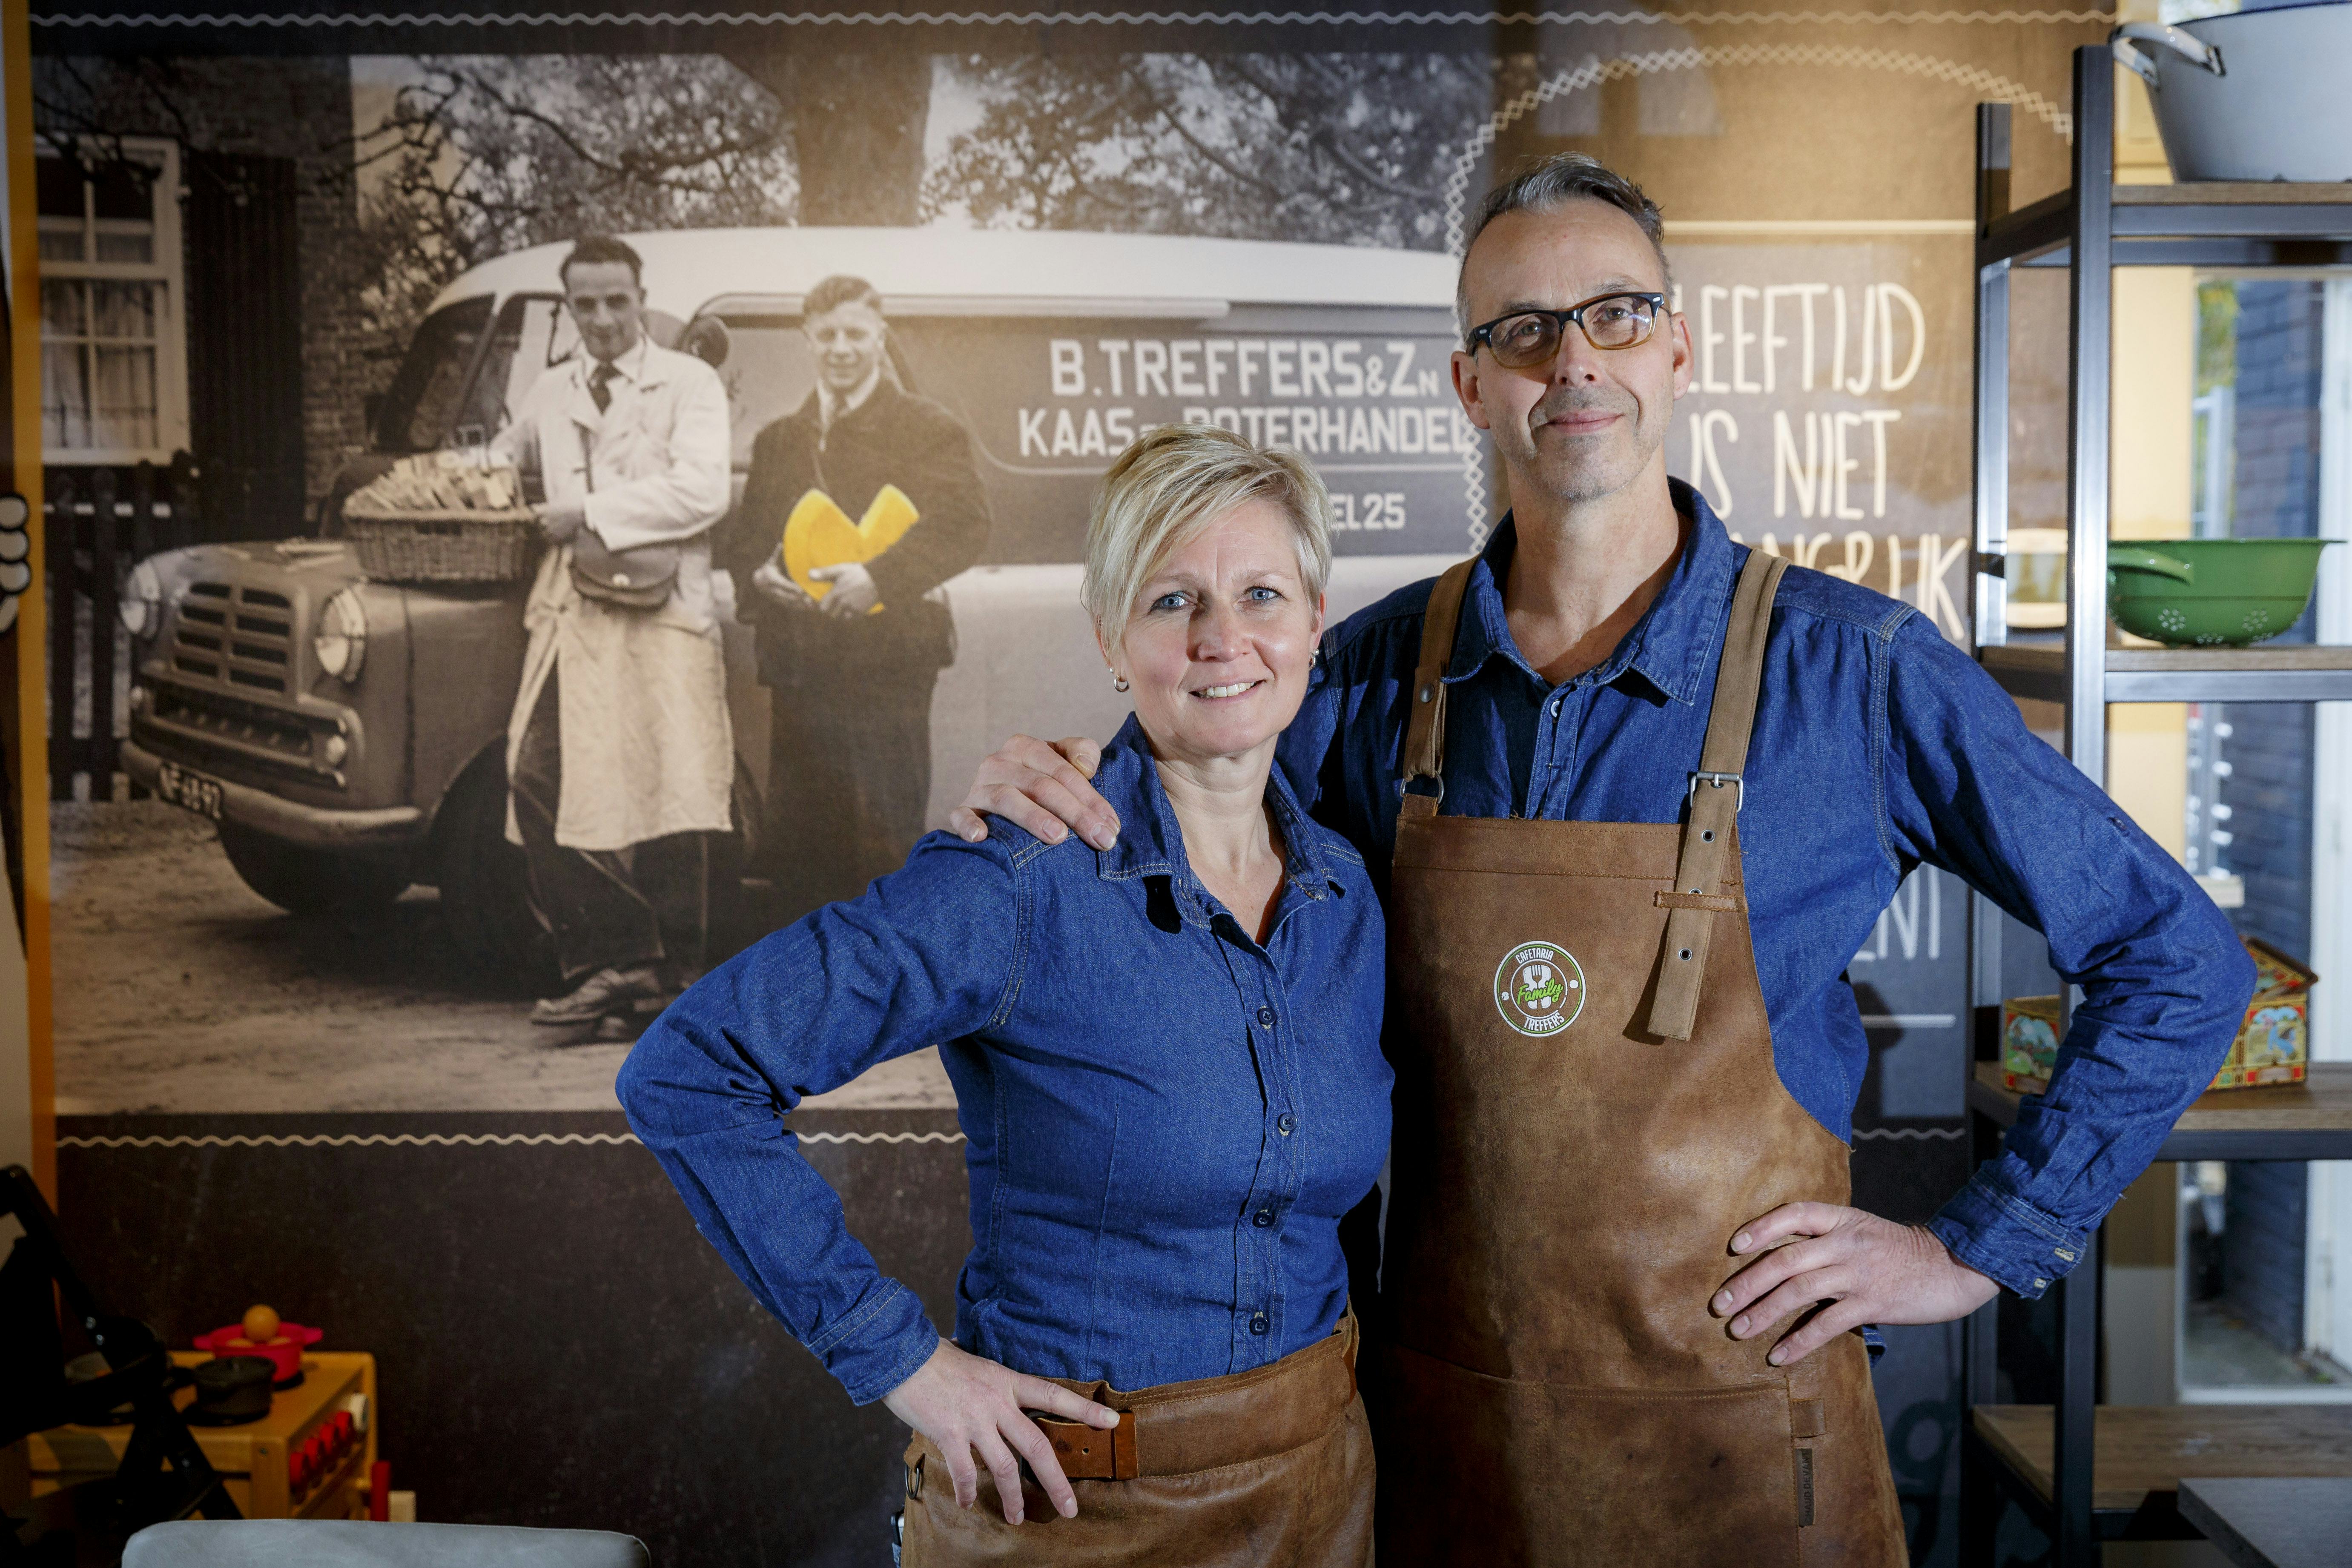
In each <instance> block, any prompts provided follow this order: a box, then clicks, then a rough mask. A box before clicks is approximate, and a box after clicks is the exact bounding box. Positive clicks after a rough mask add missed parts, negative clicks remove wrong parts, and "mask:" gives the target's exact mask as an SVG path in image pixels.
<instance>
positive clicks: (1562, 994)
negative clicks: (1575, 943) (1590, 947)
mask: <svg viewBox="0 0 2352 1568" xmlns="http://www.w3.org/2000/svg"><path fill="white" fill-rule="evenodd" d="M1495 1010H1496V1012H1498V1013H1500V1014H1502V1016H1503V1022H1505V1023H1506V1024H1508V1025H1509V1026H1511V1027H1512V1028H1514V1029H1517V1031H1518V1032H1519V1033H1521V1034H1522V1035H1534V1036H1536V1037H1538V1038H1540V1037H1543V1036H1546V1035H1557V1034H1559V1032H1560V1031H1561V1030H1562V1029H1565V1028H1567V1027H1568V1026H1570V1024H1573V1023H1575V1022H1576V1017H1577V1015H1578V1014H1580V1013H1581V1012H1583V1011H1584V971H1583V970H1582V969H1581V968H1580V967H1579V966H1578V964H1577V962H1576V955H1575V954H1573V953H1571V952H1569V951H1568V949H1566V948H1564V947H1559V946H1556V945H1555V944H1553V943H1551V942H1521V943H1519V945H1518V946H1517V947H1515V948H1513V949H1511V951H1510V952H1507V953H1505V954H1504V955H1503V962H1502V963H1500V964H1498V965H1496V969H1495Z"/></svg>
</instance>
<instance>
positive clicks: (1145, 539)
mask: <svg viewBox="0 0 2352 1568" xmlns="http://www.w3.org/2000/svg"><path fill="white" fill-rule="evenodd" d="M1261 499H1263V500H1270V501H1272V502H1274V503H1275V505H1276V506H1278V507H1280V508H1281V509H1282V512H1283V515H1284V516H1286V517H1287V518H1288V519H1290V523H1291V528H1292V530H1293V531H1294V533H1295V534H1296V542H1297V546H1298V575H1299V579H1300V581H1301V582H1302V584H1304V585H1305V587H1306V590H1307V599H1308V601H1309V602H1310V604H1312V603H1314V602H1316V601H1319V600H1320V599H1321V598H1322V596H1323V585H1324V584H1325V583H1326V582H1327V581H1328V580H1329V578H1330V575H1331V497H1330V494H1329V492H1328V491H1327V490H1325V489H1324V488H1323V480H1322V479H1321V478H1320V477H1319V476H1318V475H1317V474H1316V472H1315V470H1314V469H1313V468H1310V467H1308V466H1307V463H1306V461H1305V460H1304V459H1302V458H1299V457H1298V455H1297V454H1296V453H1294V452H1286V451H1284V450H1281V449H1280V448H1277V447H1257V446H1253V445H1251V444H1250V443H1249V442H1247V441H1245V440H1244V439H1243V438H1242V437H1239V436H1237V435H1235V434H1234V432H1232V431H1230V430H1226V429H1222V428H1220V427H1219V426H1214V425H1162V426H1160V427H1159V428H1157V429H1155V430H1152V431H1150V432H1148V433H1147V434H1145V435H1143V436H1141V437H1138V438H1137V440H1136V442H1135V444H1134V445H1133V446H1131V447H1128V449H1127V450H1126V451H1124V452H1121V453H1120V454H1119V455H1118V460H1117V461H1115V462H1113V463H1112V464H1111V466H1110V471H1109V472H1108V474H1105V475H1104V476H1103V482H1102V489H1100V490H1098V491H1097V492H1096V495H1095V506H1094V514H1093V515H1092V516H1091V517H1089V518H1088V519H1087V574H1086V577H1085V580H1084V581H1083V583H1082V584H1080V586H1079V589H1078V599H1079V602H1080V603H1081V604H1083V605H1085V606H1086V608H1087V614H1088V615H1090V616H1093V617H1094V619H1095V624H1096V625H1097V626H1099V627H1101V628H1102V632H1103V640H1104V641H1105V642H1106V643H1108V644H1109V645H1110V647H1112V648H1114V649H1116V648H1117V647H1118V646H1119V643H1120V641H1121V640H1122V638H1123V637H1124V635H1125V633H1126V631H1127V622H1128V617H1129V615H1131V614H1132V613H1133V611H1134V608H1135V601H1136V598H1137V596H1138V595H1140V594H1141V593H1142V592H1143V584H1145V583H1147V582H1149V581H1150V578H1151V574H1153V573H1155V572H1157V571H1159V570H1160V567H1161V566H1162V565H1164V564H1166V563H1167V560H1168V558H1169V557H1170V556H1171V555H1173V554H1174V553H1175V552H1177V551H1179V550H1181V549H1182V548H1183V547H1184V546H1185V545H1186V544H1187V543H1189V542H1191V541H1192V538H1193V537H1194V536H1195V535H1197V534H1198V533H1200V532H1201V531H1202V530H1203V529H1205V528H1207V527H1208V526H1209V525H1210V524H1212V523H1213V522H1215V521H1217V520H1218V519H1219V518H1222V517H1223V516H1225V515H1226V514H1227V513H1229V512H1231V511H1232V510H1234V508H1235V507H1238V506H1240V505H1242V504H1243V503H1244V502H1245V501H1252V500H1261Z"/></svg>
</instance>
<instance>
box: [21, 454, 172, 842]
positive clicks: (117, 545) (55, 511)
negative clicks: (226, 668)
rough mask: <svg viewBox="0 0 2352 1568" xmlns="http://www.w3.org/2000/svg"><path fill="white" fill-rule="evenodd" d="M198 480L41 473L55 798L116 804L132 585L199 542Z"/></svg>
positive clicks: (146, 473) (76, 470) (139, 470)
mask: <svg viewBox="0 0 2352 1568" xmlns="http://www.w3.org/2000/svg"><path fill="white" fill-rule="evenodd" d="M195 491H196V484H195V480H194V477H193V476H192V475H190V474H188V473H185V472H184V471H182V470H180V469H177V468H157V467H156V466H155V465H154V464H152V463H141V464H138V465H136V466H135V467H130V468H84V467H79V466H73V467H64V466H58V467H49V468H44V469H43V470H42V474H41V512H42V525H43V527H44V528H45V529H46V530H47V534H46V542H47V551H48V555H47V560H48V574H47V584H46V585H45V586H46V592H47V595H48V607H49V649H48V654H49V798H50V799H51V800H73V799H76V798H87V799H90V800H108V799H111V798H112V797H113V794H114V787H115V785H114V779H115V774H116V773H119V772H120V771H121V740H122V737H123V736H124V735H125V734H126V733H128V731H129V730H130V720H131V710H130V677H131V668H130V659H131V641H130V638H129V637H128V635H127V634H126V633H125V632H124V630H123V626H122V618H121V608H120V606H121V593H122V585H123V582H124V580H125V579H126V578H127V577H128V576H129V575H130V573H131V567H132V566H133V565H135V564H136V563H139V562H140V561H142V560H144V559H145V558H146V557H148V556H150V555H152V554H154V553H155V552H158V551H162V550H171V549H175V548H177V547H178V546H180V545H184V544H191V543H194V542H195V541H196V539H197V537H198V532H197V510H196V506H195Z"/></svg>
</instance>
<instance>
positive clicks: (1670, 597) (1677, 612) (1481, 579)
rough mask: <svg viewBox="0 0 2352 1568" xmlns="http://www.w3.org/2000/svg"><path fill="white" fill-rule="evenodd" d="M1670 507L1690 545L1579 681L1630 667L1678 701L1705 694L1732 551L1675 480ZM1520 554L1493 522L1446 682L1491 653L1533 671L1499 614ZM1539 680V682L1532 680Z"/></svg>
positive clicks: (1608, 677) (1513, 530) (1712, 519)
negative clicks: (1685, 524)
mask: <svg viewBox="0 0 2352 1568" xmlns="http://www.w3.org/2000/svg"><path fill="white" fill-rule="evenodd" d="M1666 483H1667V486H1668V488H1669V489H1671V491H1672V492H1673V495H1674V500H1675V510H1676V511H1678V512H1680V513H1682V514H1683V515H1684V516H1685V517H1686V518H1689V519H1690V520H1691V530H1690V539H1689V542H1687V543H1686V544H1685V546H1684V549H1683V552H1682V555H1681V557H1680V558H1679V559H1678V560H1676V561H1675V569H1674V571H1673V572H1672V573H1671V574H1668V576H1667V578H1666V584H1665V586H1664V587H1663V588H1661V589H1659V590H1658V596H1657V597H1656V598H1655V599H1653V600H1652V601H1651V602H1650V607H1649V608H1648V609H1646V610H1644V611H1643V612H1642V618H1641V619H1640V620H1638V621H1636V622H1635V623H1634V624H1633V630H1632V631H1631V632H1629V633H1627V634H1626V636H1625V637H1624V639H1623V640H1622V642H1620V643H1619V644H1618V645H1617V647H1616V649H1615V651H1614V652H1612V653H1611V654H1610V656H1609V657H1608V658H1606V659H1604V660H1602V661H1601V664H1600V665H1599V666H1597V667H1596V668H1592V669H1591V670H1588V671H1587V672H1586V673H1585V674H1583V675H1580V676H1579V677H1578V678H1577V679H1579V680H1580V681H1584V682H1588V683H1590V684H1591V685H1595V686H1605V685H1607V684H1609V683H1610V682H1612V681H1613V680H1615V679H1617V678H1618V677H1619V676H1621V675H1623V674H1624V673H1625V672H1626V671H1628V670H1631V671H1633V673H1635V674H1637V675H1639V676H1640V677H1641V678H1642V679H1644V680H1646V681H1648V682H1649V683H1650V684H1651V685H1652V686H1654V687H1655V688H1657V689H1658V690H1659V691H1661V692H1663V693H1664V694H1665V695H1666V696H1668V697H1670V698H1672V699H1674V700H1675V701H1677V702H1696V701H1697V700H1698V698H1699V695H1700V693H1701V692H1702V691H1703V690H1704V689H1706V675H1707V671H1708V669H1709V668H1711V664H1710V661H1711V660H1712V658H1713V657H1714V654H1715V645H1716V639H1717V637H1719V636H1720V635H1721V632H1722V627H1723V606H1724V605H1725V603H1726V602H1727V600H1728V599H1729V598H1730V596H1731V579H1732V572H1733V568H1734V567H1735V566H1736V565H1737V563H1738V550H1737V549H1736V548H1735V547H1734V546H1733V544H1732V542H1731V535H1730V534H1728V533H1727V532H1725V531H1724V527H1723V522H1722V520H1720V519H1719V518H1717V516H1716V515H1715V509H1714V508H1713V507H1711V506H1709V505H1707V504H1706V497H1705V496H1703V495H1701V494H1699V493H1698V491H1696V490H1695V489H1691V487H1690V486H1688V485H1686V484H1685V483H1683V482H1682V481H1681V480H1680V479H1669V480H1667V481H1666ZM1517 549H1518V531H1517V525H1516V524H1515V523H1514V522H1513V521H1512V519H1511V517H1510V515H1509V514H1508V513H1505V514H1504V517H1503V521H1500V522H1498V523H1496V525H1495V536H1494V537H1493V538H1492V539H1490V540H1488V541H1487V542H1486V549H1485V550H1483V551H1481V552H1479V554H1478V564H1477V565H1475V566H1474V567H1472V568H1471V569H1470V584H1469V589H1468V591H1467V592H1466V593H1465V595H1464V596H1463V601H1462V628H1461V630H1460V632H1459V633H1457V634H1456V636H1455V637H1454V659H1453V662H1452V663H1451V664H1449V665H1448V666H1447V667H1446V671H1445V679H1446V680H1447V681H1448V682H1449V683H1450V682H1453V681H1458V680H1467V679H1469V678H1470V677H1472V676H1474V675H1475V674H1477V673H1478V671H1480V670H1481V669H1483V668H1486V661H1487V660H1488V659H1490V658H1496V657H1497V656H1499V657H1501V658H1506V659H1508V660H1509V661H1510V662H1511V663H1513V664H1515V665H1517V666H1518V667H1519V668H1521V669H1525V670H1527V671H1528V673H1529V674H1531V675H1532V674H1534V670H1533V668H1532V667H1531V666H1529V665H1528V662H1527V660H1526V659H1524V658H1521V657H1520V656H1519V649H1518V645H1517V643H1516V642H1514V641H1513V640H1512V638H1511V626H1510V621H1509V618H1508V617H1507V616H1506V615H1505V614H1504V610H1503V589H1502V584H1503V579H1504V578H1505V577H1506V576H1507V574H1509V572H1510V565H1511V557H1512V555H1513V554H1514V553H1515V552H1517ZM1538 679H1540V678H1538Z"/></svg>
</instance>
